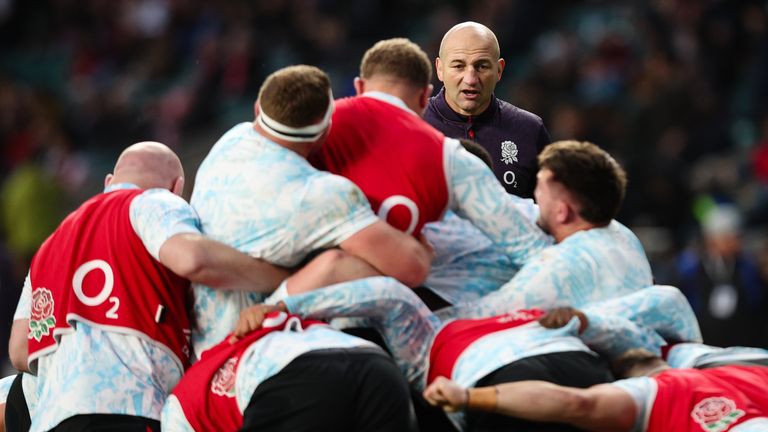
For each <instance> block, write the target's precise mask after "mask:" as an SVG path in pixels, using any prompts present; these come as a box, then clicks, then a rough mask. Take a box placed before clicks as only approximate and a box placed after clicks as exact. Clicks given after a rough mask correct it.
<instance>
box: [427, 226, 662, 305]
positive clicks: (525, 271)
mask: <svg viewBox="0 0 768 432" xmlns="http://www.w3.org/2000/svg"><path fill="white" fill-rule="evenodd" d="M652 280H653V278H652V275H651V268H650V264H649V263H648V260H647V259H646V257H645V252H644V251H643V247H642V245H641V244H640V241H639V240H638V239H637V237H636V236H635V235H634V234H633V233H632V231H630V230H629V229H628V228H626V227H625V226H623V225H621V224H620V223H618V222H616V221H612V222H611V223H610V224H609V225H608V226H606V227H603V228H593V229H589V230H585V231H579V232H577V233H575V234H573V235H571V236H569V237H568V238H566V239H565V240H563V241H562V242H560V243H558V244H556V245H554V246H551V247H548V248H546V249H544V250H543V251H541V252H540V253H539V254H538V255H537V256H535V257H533V258H531V259H530V260H529V261H528V262H527V263H525V265H523V267H522V268H521V269H520V271H518V272H517V274H516V275H515V276H514V277H513V278H512V280H510V281H509V282H508V283H507V284H505V285H504V286H502V287H501V288H500V289H499V290H497V291H494V292H492V293H490V294H488V295H486V296H484V297H483V298H481V299H479V300H478V301H476V302H472V303H467V304H464V305H458V306H455V307H452V308H447V309H444V310H441V311H440V312H438V315H440V316H441V317H442V318H444V319H449V318H482V317H490V316H494V315H501V314H504V313H508V312H512V311H515V310H518V309H526V308H531V307H539V308H544V309H547V308H552V307H558V306H574V307H581V306H583V305H586V304H589V303H592V302H597V301H601V300H606V299H611V298H615V297H620V296H622V295H625V294H629V293H631V292H633V291H636V290H638V289H640V288H643V287H647V286H649V285H651V283H652Z"/></svg>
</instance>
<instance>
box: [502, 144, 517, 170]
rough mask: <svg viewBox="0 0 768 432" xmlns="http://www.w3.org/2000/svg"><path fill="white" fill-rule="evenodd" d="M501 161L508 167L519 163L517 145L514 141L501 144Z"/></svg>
mask: <svg viewBox="0 0 768 432" xmlns="http://www.w3.org/2000/svg"><path fill="white" fill-rule="evenodd" d="M501 161H502V162H504V163H505V164H507V165H511V164H512V162H517V144H515V143H514V142H512V141H504V142H502V143H501Z"/></svg>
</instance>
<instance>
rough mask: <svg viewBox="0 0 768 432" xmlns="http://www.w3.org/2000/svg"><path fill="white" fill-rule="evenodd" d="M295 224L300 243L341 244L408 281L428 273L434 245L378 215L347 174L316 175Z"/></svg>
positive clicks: (414, 282)
mask: <svg viewBox="0 0 768 432" xmlns="http://www.w3.org/2000/svg"><path fill="white" fill-rule="evenodd" d="M308 215H311V217H309V216H308ZM292 226H294V227H296V230H297V232H296V233H295V235H294V236H295V237H296V238H297V239H298V240H297V241H299V242H301V245H300V246H301V248H302V249H305V250H317V249H323V248H330V247H335V246H338V247H339V248H341V249H342V250H343V251H345V252H347V253H349V254H350V255H353V256H355V257H358V258H360V259H362V260H363V261H365V262H367V263H368V264H370V265H371V266H372V267H373V268H374V269H375V270H376V271H377V272H379V273H381V274H382V275H384V276H391V277H393V278H395V279H397V280H398V281H400V282H401V283H403V284H404V285H408V286H410V287H415V286H418V285H420V284H421V283H422V282H423V281H424V280H425V279H426V277H427V274H428V273H429V267H430V264H431V260H432V255H431V251H430V249H429V248H428V247H426V246H425V245H424V244H422V243H420V242H419V241H418V240H416V239H415V238H414V237H413V236H410V235H407V234H405V233H404V232H402V231H399V230H397V229H396V228H394V227H392V226H391V225H389V224H387V223H386V222H383V221H381V220H380V219H379V218H377V217H376V215H374V214H373V211H372V210H371V206H370V204H369V203H368V199H367V198H366V197H365V195H364V194H363V192H362V191H361V190H360V188H358V187H357V186H355V184H354V183H352V182H351V181H349V180H348V179H346V178H343V177H340V176H336V175H330V174H329V175H324V176H318V177H317V178H316V179H313V181H312V182H310V183H309V184H308V186H307V190H306V192H305V194H304V197H303V199H302V203H301V208H300V210H299V211H297V212H295V214H294V220H293V221H292Z"/></svg>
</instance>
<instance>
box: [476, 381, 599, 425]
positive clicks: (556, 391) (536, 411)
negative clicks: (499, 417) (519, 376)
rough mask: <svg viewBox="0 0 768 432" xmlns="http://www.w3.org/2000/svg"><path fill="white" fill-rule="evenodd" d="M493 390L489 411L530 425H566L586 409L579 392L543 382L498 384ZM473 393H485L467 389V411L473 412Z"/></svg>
mask: <svg viewBox="0 0 768 432" xmlns="http://www.w3.org/2000/svg"><path fill="white" fill-rule="evenodd" d="M495 388H496V397H497V402H496V406H495V407H494V408H493V409H492V410H490V411H493V412H496V413H498V414H503V415H507V416H511V417H517V418H521V419H526V420H531V421H539V422H543V421H546V422H557V423H567V422H569V420H571V421H572V420H573V419H574V417H576V416H575V415H574V413H578V412H580V411H581V410H582V409H583V408H584V405H585V400H584V398H583V397H580V395H579V390H577V389H571V388H568V387H562V386H559V385H556V384H552V383H548V382H544V381H518V382H513V383H504V384H499V385H497V386H495ZM473 390H475V391H477V390H484V389H469V395H470V397H469V401H470V406H469V407H468V408H469V409H471V408H472V406H471V402H472V399H473V394H472V392H473ZM531 401H536V402H535V403H531ZM486 410H488V409H486Z"/></svg>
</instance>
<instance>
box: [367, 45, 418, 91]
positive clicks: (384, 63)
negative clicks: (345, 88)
mask: <svg viewBox="0 0 768 432" xmlns="http://www.w3.org/2000/svg"><path fill="white" fill-rule="evenodd" d="M374 75H383V76H391V77H395V78H400V79H402V80H405V81H408V82H409V83H410V84H411V85H413V86H416V87H425V86H427V85H429V83H430V81H431V80H432V63H431V62H430V61H429V57H427V54H426V53H425V52H424V50H422V49H421V48H420V47H419V46H418V45H416V44H415V43H413V42H411V41H410V40H408V39H406V38H394V39H386V40H382V41H379V42H376V44H374V45H373V46H372V47H371V48H369V49H368V51H366V52H365V55H363V60H362V61H361V62H360V77H361V78H371V77H372V76H374Z"/></svg>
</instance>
